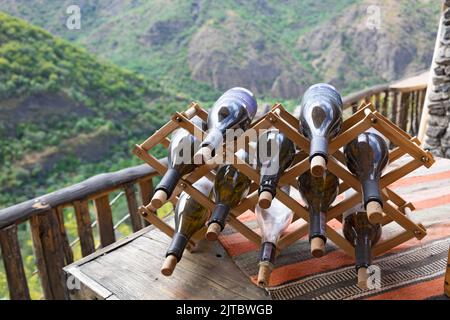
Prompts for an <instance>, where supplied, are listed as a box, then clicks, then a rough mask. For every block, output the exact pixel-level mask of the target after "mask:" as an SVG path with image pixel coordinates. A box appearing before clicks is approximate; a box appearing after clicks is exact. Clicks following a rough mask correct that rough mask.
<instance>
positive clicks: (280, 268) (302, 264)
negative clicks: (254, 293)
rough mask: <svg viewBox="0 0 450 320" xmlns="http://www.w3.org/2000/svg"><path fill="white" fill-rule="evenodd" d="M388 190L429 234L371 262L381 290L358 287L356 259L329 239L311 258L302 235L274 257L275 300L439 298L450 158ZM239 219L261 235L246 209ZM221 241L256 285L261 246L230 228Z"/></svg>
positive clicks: (449, 225)
mask: <svg viewBox="0 0 450 320" xmlns="http://www.w3.org/2000/svg"><path fill="white" fill-rule="evenodd" d="M408 160H410V158H409V157H404V158H402V159H400V160H398V161H397V162H396V164H401V163H403V162H404V161H408ZM394 165H395V164H394ZM391 188H392V189H394V190H395V191H396V192H397V193H398V194H400V195H401V196H402V197H404V199H406V200H407V201H410V202H412V203H413V204H414V205H415V207H416V208H417V210H416V211H414V212H413V214H412V218H413V220H415V221H416V222H421V223H422V224H423V225H424V226H425V228H426V229H427V236H426V237H425V238H424V239H422V240H421V241H419V240H416V239H412V240H410V241H408V242H406V243H404V244H402V245H400V246H398V247H396V248H394V249H392V250H391V251H389V252H388V253H386V254H384V255H383V256H380V257H377V258H376V259H375V260H374V264H375V265H378V266H379V267H380V268H381V288H379V289H374V290H362V289H359V288H358V287H357V286H356V272H355V269H354V266H353V263H354V261H353V260H352V258H350V257H349V256H347V255H346V254H345V253H344V252H343V251H342V250H340V249H338V248H337V247H336V246H335V245H334V244H333V243H332V242H331V241H328V242H327V245H326V251H327V254H326V255H325V256H324V257H322V258H320V259H315V258H313V257H311V254H310V249H309V243H308V241H307V237H305V238H303V239H300V240H299V241H297V242H296V243H294V244H293V245H291V246H290V247H288V248H286V249H284V250H283V251H282V252H281V253H280V255H279V256H278V257H277V262H276V265H275V268H274V270H273V273H272V276H271V280H270V284H269V287H268V288H267V289H266V290H267V291H268V293H269V294H270V296H271V297H272V298H273V299H427V298H439V297H442V295H443V288H444V273H445V267H446V264H447V257H448V250H449V244H450V160H448V159H437V161H436V163H435V164H434V165H433V166H432V167H431V168H429V169H427V168H424V167H423V168H419V169H418V170H416V171H415V172H413V173H411V174H409V175H408V176H406V177H404V178H403V179H401V180H400V181H397V182H396V183H394V184H392V185H391ZM239 219H240V220H241V221H243V222H245V223H246V224H247V225H248V226H249V227H250V228H252V229H254V230H255V231H256V232H258V231H259V230H258V227H257V224H256V220H255V215H254V213H253V212H251V211H247V212H246V213H244V214H243V215H242V216H241V217H239ZM296 223H303V222H301V221H297V222H296ZM336 226H339V223H336ZM400 230H401V228H400V227H399V226H398V225H397V224H394V223H392V224H391V225H389V226H386V227H384V228H383V236H384V237H386V236H390V235H392V234H395V233H398V232H399V231H400ZM219 239H220V241H221V243H222V245H223V246H224V247H225V249H226V250H227V252H228V254H229V255H230V256H231V257H232V259H233V260H234V261H235V263H236V264H237V266H238V267H239V268H240V269H241V270H242V271H243V272H244V273H245V274H247V275H248V276H249V277H250V279H251V280H252V282H253V283H256V275H257V273H258V252H259V247H258V246H256V245H255V244H253V243H251V242H250V241H248V240H247V239H246V238H244V237H243V236H242V235H240V234H239V233H236V232H235V231H234V230H233V229H231V228H230V227H227V228H225V230H224V232H223V234H222V235H221V237H220V238H219Z"/></svg>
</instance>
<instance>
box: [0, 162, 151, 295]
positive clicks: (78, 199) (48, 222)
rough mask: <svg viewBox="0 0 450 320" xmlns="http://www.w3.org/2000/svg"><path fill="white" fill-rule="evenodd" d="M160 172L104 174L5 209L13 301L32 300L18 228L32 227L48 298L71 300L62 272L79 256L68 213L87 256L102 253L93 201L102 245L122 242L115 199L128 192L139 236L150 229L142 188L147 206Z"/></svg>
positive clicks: (144, 168) (2, 237) (1, 227)
mask: <svg viewBox="0 0 450 320" xmlns="http://www.w3.org/2000/svg"><path fill="white" fill-rule="evenodd" d="M156 175H157V172H156V171H155V170H153V169H152V168H150V167H149V166H148V165H146V164H145V165H141V166H137V167H133V168H128V169H125V170H121V171H118V172H114V173H107V174H100V175H97V176H94V177H92V178H90V179H88V180H86V181H83V182H81V183H78V184H75V185H73V186H70V187H67V188H64V189H61V190H58V191H56V192H53V193H50V194H47V195H45V196H42V197H39V198H36V199H33V200H29V201H26V202H24V203H21V204H18V205H15V206H12V207H9V208H6V209H3V210H0V247H1V250H2V256H3V263H4V266H5V273H6V278H7V282H8V289H9V295H10V299H22V300H24V299H25V300H26V299H30V292H29V288H28V283H27V278H26V276H25V271H24V264H23V261H22V255H21V247H20V243H19V237H18V226H19V225H20V224H22V223H29V224H30V230H31V236H32V241H33V249H34V250H33V251H34V255H35V261H36V267H37V272H38V275H39V278H40V283H41V286H42V291H43V296H44V298H45V299H68V298H69V296H68V289H67V285H66V277H65V275H64V272H63V270H62V268H63V267H64V266H65V265H67V264H70V263H72V262H73V260H74V257H73V251H72V247H71V245H70V243H69V239H68V235H67V232H66V228H65V226H64V215H63V209H64V208H66V207H72V208H73V210H74V212H75V217H76V223H77V233H78V237H79V242H80V247H81V253H82V256H83V257H84V256H87V255H89V254H91V253H92V252H94V251H95V250H96V248H95V244H94V235H93V230H92V222H91V218H90V206H89V203H90V202H93V207H94V211H95V215H96V218H97V220H96V223H97V226H98V233H99V238H100V246H101V247H105V246H107V245H110V244H111V243H114V242H115V241H116V237H115V231H114V225H113V216H112V209H111V206H110V200H109V196H110V194H111V193H113V192H115V191H118V190H122V191H123V192H124V195H125V197H126V201H127V205H128V211H129V215H130V216H129V218H130V221H131V226H132V229H133V231H134V232H135V231H138V230H140V229H141V228H143V227H144V226H145V225H146V224H145V223H146V222H145V220H143V219H142V218H141V216H140V214H139V213H138V199H137V197H136V186H138V187H139V193H140V197H141V203H145V204H147V203H148V202H149V201H150V199H151V197H152V194H153V181H152V180H153V177H155V176H156Z"/></svg>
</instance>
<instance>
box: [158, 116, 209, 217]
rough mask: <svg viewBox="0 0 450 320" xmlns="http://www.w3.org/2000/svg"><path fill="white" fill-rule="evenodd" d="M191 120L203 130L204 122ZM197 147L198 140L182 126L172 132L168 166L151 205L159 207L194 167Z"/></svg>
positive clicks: (195, 118)
mask: <svg viewBox="0 0 450 320" xmlns="http://www.w3.org/2000/svg"><path fill="white" fill-rule="evenodd" d="M191 121H192V122H193V123H194V124H195V125H196V126H197V127H199V128H202V130H205V128H206V123H205V122H204V121H202V119H200V118H199V117H197V116H195V117H194V118H192V120H191ZM199 147H200V141H198V140H197V138H195V137H194V136H193V135H191V134H190V133H189V132H188V131H187V130H185V129H183V128H180V129H178V130H176V131H175V132H174V133H173V134H172V139H171V141H170V145H169V155H168V159H167V160H168V165H169V168H168V170H167V172H166V173H165V174H164V176H163V177H162V179H161V181H160V183H158V185H157V186H156V188H155V194H154V195H153V197H152V200H151V201H150V203H151V205H152V207H154V208H155V209H158V208H160V207H161V206H162V205H163V204H164V203H165V202H166V201H167V199H168V198H169V197H170V196H171V195H172V193H173V191H174V189H175V187H176V186H177V183H178V181H179V180H180V178H181V177H183V176H184V175H186V174H188V173H191V172H192V171H193V170H194V169H195V168H196V165H195V164H194V161H193V157H194V153H195V152H196V151H197V150H198V149H199Z"/></svg>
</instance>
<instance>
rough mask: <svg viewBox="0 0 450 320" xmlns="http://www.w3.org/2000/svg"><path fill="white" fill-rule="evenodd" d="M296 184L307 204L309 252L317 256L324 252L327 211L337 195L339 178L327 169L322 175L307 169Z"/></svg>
mask: <svg viewBox="0 0 450 320" xmlns="http://www.w3.org/2000/svg"><path fill="white" fill-rule="evenodd" d="M298 186H299V190H300V194H301V195H302V197H303V200H304V201H305V202H306V204H307V205H308V211H309V242H310V243H311V254H312V255H313V256H314V257H316V258H319V257H322V256H323V255H324V254H325V243H326V241H327V237H326V223H327V211H328V209H329V207H330V206H331V204H332V203H333V201H334V200H335V199H336V197H337V195H338V189H339V179H338V178H337V177H336V176H335V175H334V174H332V173H331V172H329V171H328V170H327V171H325V175H324V176H322V177H315V176H313V175H312V174H311V172H310V171H307V172H305V173H304V174H302V175H301V176H300V177H299V178H298Z"/></svg>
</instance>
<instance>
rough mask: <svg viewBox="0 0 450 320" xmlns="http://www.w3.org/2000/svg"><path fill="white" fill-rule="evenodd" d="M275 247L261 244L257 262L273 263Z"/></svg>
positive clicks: (266, 243) (272, 244)
mask: <svg viewBox="0 0 450 320" xmlns="http://www.w3.org/2000/svg"><path fill="white" fill-rule="evenodd" d="M276 251H277V247H276V246H275V244H274V243H272V242H263V244H262V245H261V251H260V252H259V261H260V262H270V263H271V264H274V263H275V256H276Z"/></svg>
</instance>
